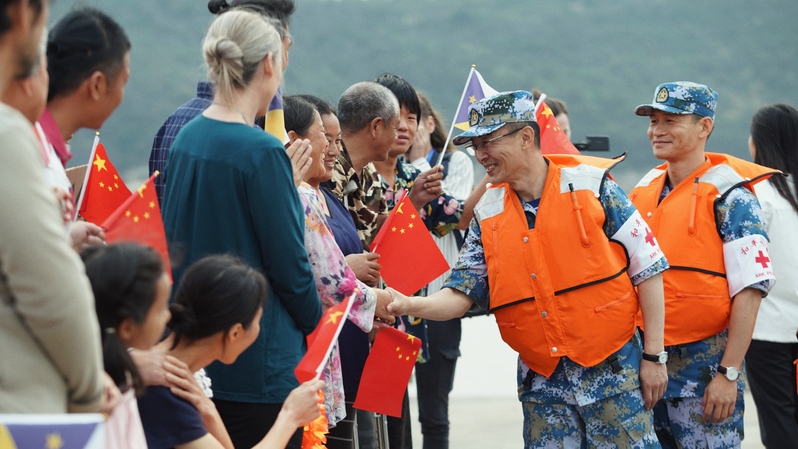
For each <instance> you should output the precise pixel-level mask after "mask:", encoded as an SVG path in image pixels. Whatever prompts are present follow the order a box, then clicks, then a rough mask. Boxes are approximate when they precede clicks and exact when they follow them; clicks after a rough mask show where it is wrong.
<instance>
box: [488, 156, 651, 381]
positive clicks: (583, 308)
mask: <svg viewBox="0 0 798 449" xmlns="http://www.w3.org/2000/svg"><path fill="white" fill-rule="evenodd" d="M545 157H546V158H547V159H548V160H549V168H548V173H547V175H546V181H545V185H544V188H543V194H542V196H541V199H540V205H539V208H538V214H537V220H536V223H535V227H534V229H529V226H528V224H527V220H526V216H525V215H524V210H523V207H522V205H521V202H520V200H519V198H518V196H517V195H516V193H515V192H514V191H513V190H512V189H510V187H509V186H508V185H507V184H500V185H497V186H495V187H491V188H490V189H488V191H487V192H486V193H485V194H484V196H483V197H482V199H481V200H480V202H479V204H477V206H476V208H475V215H476V217H477V219H478V220H479V223H480V227H481V230H482V245H483V248H484V253H485V260H486V264H487V271H488V284H489V286H490V309H491V311H492V312H493V313H494V314H495V316H496V323H497V324H498V326H499V331H500V332H501V335H502V339H503V340H504V341H505V342H506V343H507V344H508V345H510V347H512V348H513V349H514V350H515V351H517V352H518V353H519V354H520V356H521V359H522V360H523V361H524V363H526V364H527V366H529V367H530V368H531V369H532V370H534V371H535V372H536V373H539V374H542V375H544V376H546V377H549V376H550V375H551V374H552V373H553V372H554V369H555V368H556V367H557V363H558V362H559V358H560V357H566V356H567V357H568V358H570V359H571V360H572V361H574V362H576V363H578V364H580V365H582V366H594V365H596V364H598V363H599V362H601V361H603V360H605V359H606V358H607V357H609V356H610V355H611V354H612V353H614V352H616V351H618V350H619V349H620V348H621V347H622V346H623V345H624V344H625V343H626V342H628V341H629V339H630V338H631V337H632V335H633V333H634V330H635V314H636V312H637V309H638V301H637V293H636V292H635V289H634V287H633V286H632V283H631V281H630V280H629V277H628V275H627V274H626V270H627V267H628V260H627V256H626V252H625V250H624V248H623V246H621V245H620V244H619V243H617V242H611V241H610V240H609V239H608V238H607V236H606V235H605V234H604V230H603V224H604V220H605V216H604V209H603V208H602V205H601V203H600V202H599V200H598V197H599V190H600V188H601V184H602V182H603V180H604V179H605V177H606V176H607V172H608V171H609V169H610V168H611V167H613V166H614V165H615V164H617V163H618V162H619V161H618V160H610V159H602V158H595V157H585V156H565V155H557V156H555V155H547V156H545Z"/></svg>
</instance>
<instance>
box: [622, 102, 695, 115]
mask: <svg viewBox="0 0 798 449" xmlns="http://www.w3.org/2000/svg"><path fill="white" fill-rule="evenodd" d="M654 109H656V110H658V111H663V112H668V113H670V114H679V115H686V114H692V112H687V111H685V110H682V109H677V108H674V107H671V106H667V105H664V104H656V103H655V104H641V105H640V106H638V107H636V108H635V114H637V115H651V111H653V110H654Z"/></svg>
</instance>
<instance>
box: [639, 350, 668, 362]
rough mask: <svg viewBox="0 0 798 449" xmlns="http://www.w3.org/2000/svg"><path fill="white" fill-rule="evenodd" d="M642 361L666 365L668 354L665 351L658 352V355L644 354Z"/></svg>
mask: <svg viewBox="0 0 798 449" xmlns="http://www.w3.org/2000/svg"><path fill="white" fill-rule="evenodd" d="M643 360H647V361H649V362H654V363H657V364H659V365H664V364H666V363H668V353H667V352H665V351H662V352H660V353H659V354H646V353H645V352H644V353H643Z"/></svg>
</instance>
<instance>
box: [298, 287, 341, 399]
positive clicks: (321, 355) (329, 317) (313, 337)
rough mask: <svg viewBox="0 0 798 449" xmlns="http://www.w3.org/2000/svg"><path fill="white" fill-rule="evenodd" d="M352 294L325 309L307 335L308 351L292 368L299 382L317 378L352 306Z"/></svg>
mask: <svg viewBox="0 0 798 449" xmlns="http://www.w3.org/2000/svg"><path fill="white" fill-rule="evenodd" d="M355 294H356V293H353V294H352V296H349V297H347V298H346V299H344V300H343V301H341V303H339V304H336V305H334V306H332V307H330V308H329V309H327V310H326V311H325V312H324V314H323V315H322V316H321V320H319V324H317V325H316V329H313V332H311V333H310V335H308V338H307V341H308V352H306V353H305V355H304V357H302V360H300V361H299V364H298V365H297V366H296V368H294V375H295V376H296V378H297V380H298V381H299V383H305V382H307V381H309V380H313V379H318V378H319V375H320V374H321V371H322V370H323V369H324V367H325V365H327V359H329V358H330V351H332V347H333V345H334V344H335V342H336V341H337V340H338V334H340V333H341V329H342V328H343V327H344V322H345V321H346V317H348V316H349V309H351V308H352V298H353V297H354V295H355Z"/></svg>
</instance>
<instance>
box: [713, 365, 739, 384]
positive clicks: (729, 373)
mask: <svg viewBox="0 0 798 449" xmlns="http://www.w3.org/2000/svg"><path fill="white" fill-rule="evenodd" d="M718 372H719V373H720V374H723V375H724V376H726V379H729V380H730V381H731V382H734V381H735V380H737V378H738V377H740V372H739V371H737V368H735V367H733V366H719V367H718Z"/></svg>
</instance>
